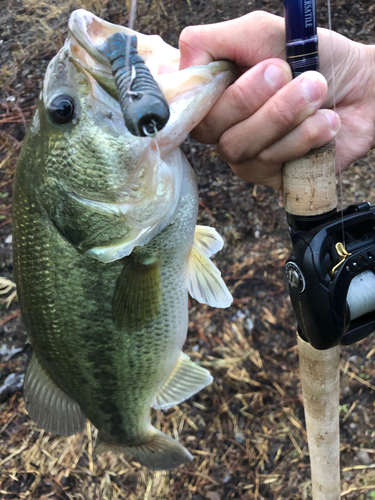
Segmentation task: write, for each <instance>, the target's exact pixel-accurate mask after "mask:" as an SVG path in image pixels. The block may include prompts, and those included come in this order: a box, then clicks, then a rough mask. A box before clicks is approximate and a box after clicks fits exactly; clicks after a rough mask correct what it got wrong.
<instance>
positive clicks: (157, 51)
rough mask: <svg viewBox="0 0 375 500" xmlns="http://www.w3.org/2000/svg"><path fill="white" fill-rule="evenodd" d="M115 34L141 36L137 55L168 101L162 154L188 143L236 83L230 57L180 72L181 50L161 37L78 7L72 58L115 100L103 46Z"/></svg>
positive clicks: (72, 28) (74, 17)
mask: <svg viewBox="0 0 375 500" xmlns="http://www.w3.org/2000/svg"><path fill="white" fill-rule="evenodd" d="M114 33H124V34H126V35H131V36H135V37H136V38H137V50H138V54H139V55H140V56H141V57H142V58H143V59H144V61H145V64H146V66H147V67H148V68H149V70H150V72H151V74H152V76H153V77H154V79H155V81H156V82H157V84H158V85H159V87H160V89H161V90H162V92H163V94H164V97H165V98H166V100H167V102H168V104H169V105H170V111H171V116H170V119H169V121H168V123H167V125H166V127H165V128H164V129H162V130H161V131H160V132H159V133H158V134H157V135H156V139H157V141H158V145H159V148H160V154H161V157H162V158H163V156H167V155H168V154H169V153H170V152H171V151H172V150H173V149H174V148H176V147H178V146H179V145H180V144H181V143H182V142H183V141H184V139H185V138H186V136H187V135H188V134H189V132H191V130H192V129H193V128H194V127H195V126H196V125H197V124H198V123H199V122H200V121H201V120H202V119H203V118H204V117H205V115H206V114H207V113H208V112H209V110H210V109H211V107H212V106H213V104H214V103H215V102H216V100H217V99H218V98H219V96H220V95H221V94H222V92H223V91H224V90H225V88H226V87H227V86H228V85H229V84H230V83H232V82H233V81H234V79H235V75H236V71H235V68H234V65H233V64H232V63H230V62H228V61H217V62H213V63H210V64H208V65H202V66H192V67H190V68H186V69H184V70H179V61H180V51H179V50H178V49H176V48H174V47H172V46H170V45H169V44H167V43H166V42H164V41H163V40H162V38H161V37H160V36H158V35H144V34H142V33H137V32H136V31H133V30H131V29H129V28H126V27H124V26H118V25H115V24H112V23H109V22H107V21H104V20H102V19H100V18H99V17H97V16H95V15H94V14H92V13H91V12H88V11H86V10H84V9H79V10H76V11H74V12H73V13H72V14H71V17H70V20H69V43H70V49H71V53H72V59H73V60H74V61H75V63H76V64H77V65H79V66H81V67H82V68H83V69H84V70H85V71H87V72H88V73H90V74H91V75H92V76H93V77H94V78H95V79H96V80H97V82H99V83H100V84H101V85H102V86H103V87H104V88H105V89H106V90H107V91H108V93H110V94H111V95H112V96H114V97H115V98H117V93H116V87H115V82H114V78H113V75H112V69H111V66H110V63H109V61H108V60H107V58H106V57H105V56H104V54H103V52H102V50H101V49H102V48H103V47H104V45H105V41H106V39H107V38H108V37H109V36H111V35H113V34H114Z"/></svg>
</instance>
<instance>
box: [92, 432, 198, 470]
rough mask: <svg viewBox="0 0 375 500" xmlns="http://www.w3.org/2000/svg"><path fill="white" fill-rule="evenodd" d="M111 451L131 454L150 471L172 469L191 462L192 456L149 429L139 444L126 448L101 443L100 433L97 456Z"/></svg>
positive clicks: (160, 433) (125, 446)
mask: <svg viewBox="0 0 375 500" xmlns="http://www.w3.org/2000/svg"><path fill="white" fill-rule="evenodd" d="M108 451H111V452H112V453H131V454H132V455H133V456H134V458H135V459H136V460H138V461H139V462H140V463H141V464H142V465H144V466H145V467H148V468H149V469H152V470H168V469H174V468H175V467H178V466H179V465H182V464H185V463H188V462H191V461H192V460H193V456H192V455H191V454H190V453H189V452H188V450H187V449H186V448H184V447H183V446H182V445H181V444H180V443H178V442H177V441H175V440H174V439H172V438H171V437H169V436H167V435H166V434H164V433H163V432H160V431H158V430H157V429H155V427H151V431H150V433H149V435H148V436H146V437H145V438H144V439H142V441H141V442H140V444H137V445H132V446H127V445H117V444H109V443H105V442H103V441H101V439H100V433H99V440H98V446H97V448H96V450H95V453H96V454H97V455H100V454H101V453H106V452H108Z"/></svg>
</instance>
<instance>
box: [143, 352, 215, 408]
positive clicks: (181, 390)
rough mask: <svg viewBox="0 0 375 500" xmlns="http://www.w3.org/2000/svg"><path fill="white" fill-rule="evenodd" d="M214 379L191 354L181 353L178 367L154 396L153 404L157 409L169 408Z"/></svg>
mask: <svg viewBox="0 0 375 500" xmlns="http://www.w3.org/2000/svg"><path fill="white" fill-rule="evenodd" d="M212 380H213V379H212V376H211V374H210V372H209V371H208V370H206V369H205V368H202V367H201V366H199V365H196V364H195V363H193V361H191V360H190V358H189V356H187V355H186V354H184V353H181V356H180V358H179V360H178V362H177V365H176V368H175V369H174V371H173V373H172V375H171V376H170V377H169V379H168V380H167V382H166V384H165V385H164V386H163V387H162V389H161V390H160V391H159V392H158V393H157V394H156V396H155V397H154V399H153V401H152V403H151V406H152V407H153V408H155V409H162V410H167V409H168V408H171V407H172V406H174V405H177V404H179V403H181V402H182V401H185V399H188V398H190V397H191V396H193V395H194V394H196V393H197V392H199V391H200V390H202V389H203V388H204V387H206V386H207V385H209V384H211V382H212Z"/></svg>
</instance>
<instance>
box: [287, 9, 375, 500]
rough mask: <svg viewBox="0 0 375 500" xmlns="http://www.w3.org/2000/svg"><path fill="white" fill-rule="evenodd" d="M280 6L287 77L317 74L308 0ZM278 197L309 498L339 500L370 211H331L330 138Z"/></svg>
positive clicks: (365, 323)
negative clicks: (345, 370)
mask: <svg viewBox="0 0 375 500" xmlns="http://www.w3.org/2000/svg"><path fill="white" fill-rule="evenodd" d="M284 7H285V30H286V54H287V61H288V62H289V64H290V66H291V69H292V73H293V76H294V77H296V76H298V75H300V74H302V73H303V72H304V71H307V70H315V71H317V70H319V54H318V37H317V24H316V7H315V0H284ZM283 198H284V208H285V210H286V213H287V220H288V223H289V232H290V236H291V240H292V244H293V249H292V253H291V255H290V257H289V259H288V260H287V262H286V265H285V270H286V275H287V279H288V285H289V293H290V297H291V302H292V306H293V310H294V313H295V315H296V317H297V321H298V336H297V343H298V355H299V364H300V374H301V384H302V394H303V405H304V412H305V420H306V430H307V440H308V446H309V455H310V464H311V479H312V497H313V500H339V499H340V496H341V494H340V433H339V396H340V377H339V374H340V371H339V362H340V351H339V346H340V344H351V343H353V342H356V341H357V340H360V339H362V338H364V337H366V336H367V335H369V334H370V333H371V332H372V331H373V330H374V328H375V312H374V311H373V309H375V276H374V273H373V269H374V263H373V259H375V253H374V251H375V246H374V245H375V208H374V207H372V206H371V205H370V204H369V203H359V204H356V205H351V206H350V207H348V208H347V209H346V210H338V209H337V193H336V178H335V143H334V141H331V142H330V143H329V144H327V145H325V146H323V147H321V148H318V149H315V150H311V151H310V152H308V153H307V154H306V155H305V156H303V157H302V158H297V159H295V160H291V161H288V162H286V163H285V164H284V166H283Z"/></svg>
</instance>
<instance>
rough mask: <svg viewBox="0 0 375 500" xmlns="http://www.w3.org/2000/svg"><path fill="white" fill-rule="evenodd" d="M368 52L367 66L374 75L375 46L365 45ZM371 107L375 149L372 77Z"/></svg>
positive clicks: (371, 84)
mask: <svg viewBox="0 0 375 500" xmlns="http://www.w3.org/2000/svg"><path fill="white" fill-rule="evenodd" d="M365 47H366V52H367V64H368V67H369V68H371V69H370V71H369V72H370V73H372V74H373V75H374V70H375V45H365ZM369 89H370V93H369V94H370V95H369V106H370V109H371V116H372V123H373V125H374V136H373V140H372V147H373V148H374V147H375V78H374V76H372V78H371V81H370V82H369Z"/></svg>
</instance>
